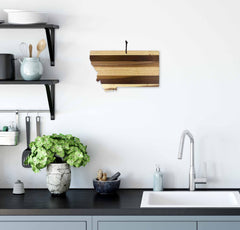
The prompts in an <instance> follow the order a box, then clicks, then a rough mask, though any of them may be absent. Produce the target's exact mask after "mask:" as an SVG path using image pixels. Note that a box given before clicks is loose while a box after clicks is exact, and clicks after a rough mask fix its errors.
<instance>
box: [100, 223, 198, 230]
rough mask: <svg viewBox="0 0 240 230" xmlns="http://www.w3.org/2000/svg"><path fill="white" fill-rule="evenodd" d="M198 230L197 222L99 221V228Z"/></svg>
mask: <svg viewBox="0 0 240 230" xmlns="http://www.w3.org/2000/svg"><path fill="white" fill-rule="evenodd" d="M113 229H114V230H196V222H152V221H149V222H148V221H143V222H141V221H136V222H135V221H126V222H125V221H119V222H118V221H113V222H108V221H98V223H97V230H113Z"/></svg>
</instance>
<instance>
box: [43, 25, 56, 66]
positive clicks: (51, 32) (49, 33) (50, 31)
mask: <svg viewBox="0 0 240 230" xmlns="http://www.w3.org/2000/svg"><path fill="white" fill-rule="evenodd" d="M45 31H46V37H47V43H48V51H49V56H50V64H51V66H55V28H45Z"/></svg>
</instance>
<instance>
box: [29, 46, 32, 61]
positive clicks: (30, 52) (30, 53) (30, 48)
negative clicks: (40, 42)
mask: <svg viewBox="0 0 240 230" xmlns="http://www.w3.org/2000/svg"><path fill="white" fill-rule="evenodd" d="M32 48H33V47H32V44H30V45H29V57H30V58H31V57H32Z"/></svg>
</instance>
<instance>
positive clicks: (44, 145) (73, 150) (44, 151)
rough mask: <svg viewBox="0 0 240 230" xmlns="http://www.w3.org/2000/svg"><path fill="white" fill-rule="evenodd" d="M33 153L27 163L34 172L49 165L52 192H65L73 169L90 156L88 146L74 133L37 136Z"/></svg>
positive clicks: (49, 182) (48, 175)
mask: <svg viewBox="0 0 240 230" xmlns="http://www.w3.org/2000/svg"><path fill="white" fill-rule="evenodd" d="M30 148H31V154H30V155H29V156H28V157H27V159H26V161H25V163H26V164H29V165H30V166H31V168H32V170H33V171H34V172H39V171H40V170H41V169H43V168H45V167H47V187H48V190H49V191H50V192H51V193H52V194H55V195H57V194H62V193H65V192H66V191H67V190H68V189H69V187H70V182H71V169H70V166H73V167H81V166H85V165H86V164H87V163H88V162H89V160H90V157H89V155H88V154H87V151H86V149H87V146H84V145H83V144H82V143H81V142H80V140H79V138H77V137H74V136H72V135H63V134H59V135H58V134H52V135H49V136H45V135H44V136H42V137H37V138H36V139H35V141H33V142H31V143H30Z"/></svg>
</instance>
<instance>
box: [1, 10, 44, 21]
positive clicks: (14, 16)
mask: <svg viewBox="0 0 240 230" xmlns="http://www.w3.org/2000/svg"><path fill="white" fill-rule="evenodd" d="M4 11H5V12H6V13H7V14H8V23H10V24H41V23H47V22H48V14H47V13H45V12H37V11H26V10H13V9H5V10H4Z"/></svg>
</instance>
